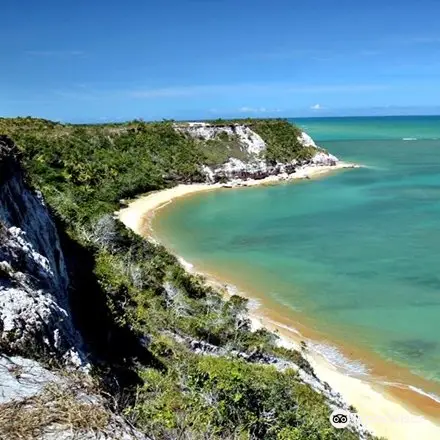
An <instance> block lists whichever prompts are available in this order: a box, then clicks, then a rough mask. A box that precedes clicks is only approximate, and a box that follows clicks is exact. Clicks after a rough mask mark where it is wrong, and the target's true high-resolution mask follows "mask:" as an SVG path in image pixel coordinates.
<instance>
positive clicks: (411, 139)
mask: <svg viewBox="0 0 440 440" xmlns="http://www.w3.org/2000/svg"><path fill="white" fill-rule="evenodd" d="M417 140H418V139H417V138H411V137H408V138H402V141H417Z"/></svg>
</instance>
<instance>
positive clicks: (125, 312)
mask: <svg viewBox="0 0 440 440" xmlns="http://www.w3.org/2000/svg"><path fill="white" fill-rule="evenodd" d="M218 123H219V124H220V122H218ZM222 123H224V122H223V121H222ZM228 124H230V122H228ZM249 124H250V125H252V128H253V129H255V130H256V131H257V132H258V133H259V134H260V135H261V136H262V137H263V139H264V140H265V141H266V142H267V143H268V146H269V148H268V152H267V160H268V161H275V160H280V159H287V160H291V159H292V158H297V157H300V156H301V155H304V157H306V156H307V154H308V152H307V151H308V150H307V149H304V148H303V149H302V150H301V148H300V146H299V145H298V143H297V141H296V140H295V139H296V138H297V135H298V131H297V129H295V128H293V127H291V126H290V125H289V124H288V123H287V122H285V121H250V122H249ZM0 133H2V134H3V133H4V134H8V135H10V136H11V137H12V138H13V139H14V140H15V141H16V142H17V144H18V145H19V147H20V148H21V150H22V152H23V156H24V163H25V166H26V169H27V172H28V174H29V178H30V180H31V181H32V182H33V183H34V184H35V185H36V186H37V187H39V188H40V189H41V190H42V191H43V193H44V195H45V197H46V200H47V201H48V203H49V205H50V207H51V209H52V210H53V212H54V213H55V215H56V218H57V223H58V225H59V230H60V233H61V236H62V240H63V247H64V253H65V255H66V258H67V262H68V265H69V272H70V274H71V280H72V286H71V291H72V297H71V303H72V309H73V311H74V314H75V317H76V322H77V325H78V327H79V329H80V330H81V332H82V333H83V337H84V339H85V340H86V342H87V344H88V347H89V349H90V351H91V356H92V358H93V359H94V361H95V365H96V370H97V374H99V377H101V378H102V383H103V386H105V388H106V389H107V390H108V392H111V393H112V394H113V395H116V396H117V398H116V400H117V403H118V408H119V409H122V410H123V412H124V414H125V416H126V417H128V418H129V419H130V420H131V421H132V422H133V423H134V424H135V426H136V427H138V428H139V429H141V430H142V431H144V432H145V433H146V434H147V435H148V436H149V437H151V438H153V439H165V438H170V439H171V438H179V439H184V438H191V439H243V440H244V439H268V440H270V439H278V440H298V439H304V440H315V439H316V440H318V439H319V440H331V439H347V440H348V439H355V438H357V436H356V435H355V434H354V433H352V432H350V431H348V430H344V431H342V432H341V431H337V430H335V429H333V428H332V427H331V425H330V423H329V421H328V417H329V414H330V412H331V411H330V408H329V407H328V405H327V403H326V401H325V399H324V397H323V396H322V395H320V394H318V393H316V392H315V391H313V389H312V388H311V387H310V386H308V385H305V384H304V383H302V382H301V380H300V379H299V376H298V374H297V373H296V372H295V371H294V370H293V369H287V370H285V371H284V372H281V371H277V370H276V369H275V368H274V367H270V366H267V365H263V364H262V363H258V362H263V363H264V361H265V360H267V359H268V358H270V357H271V356H272V357H277V358H279V359H284V360H285V361H294V362H295V363H296V364H298V365H300V366H301V367H302V368H303V369H304V370H305V371H307V372H309V373H310V374H312V375H313V370H312V368H311V367H310V365H309V364H308V362H307V361H306V360H305V359H304V358H303V357H302V355H301V353H300V352H297V351H295V350H287V349H284V348H279V347H278V346H277V344H276V339H277V337H276V335H274V334H272V333H270V332H268V331H266V330H259V331H256V332H252V331H251V326H250V321H249V319H248V318H247V316H246V306H247V301H246V300H245V299H243V298H240V297H237V296H233V297H231V298H230V299H229V300H225V299H224V295H223V292H218V291H216V290H214V289H212V288H211V287H209V286H207V285H206V284H205V283H204V280H203V278H201V277H199V276H193V275H190V274H188V273H186V272H185V271H184V270H183V268H182V267H181V265H180V264H179V263H178V261H177V260H176V258H175V257H174V256H172V255H170V254H169V253H168V252H167V251H166V250H165V249H164V248H163V247H161V246H158V245H155V244H152V243H150V242H147V241H145V240H143V239H141V238H140V237H138V236H136V235H134V234H133V233H131V232H130V231H128V230H126V229H125V227H124V226H123V225H122V224H120V223H119V222H118V221H116V220H114V218H113V216H112V212H113V211H114V210H116V209H117V207H118V201H119V200H120V199H121V198H125V197H132V196H134V195H136V194H138V193H142V192H146V191H150V190H155V189H160V188H164V187H167V186H170V185H174V184H176V183H177V182H192V181H199V180H201V178H202V176H201V175H200V172H199V166H200V165H201V164H203V163H215V162H217V161H218V160H220V159H221V157H227V156H228V155H229V154H239V153H238V151H237V149H239V146H238V145H237V144H236V140H235V139H230V138H226V137H223V136H219V139H215V140H214V141H212V142H210V143H204V142H203V141H201V140H197V139H193V138H190V137H189V136H185V135H183V134H181V133H178V132H176V131H175V130H174V129H173V126H172V123H171V122H162V123H152V124H146V123H143V122H139V121H134V122H130V123H126V124H113V125H91V126H73V125H62V124H56V123H53V122H50V121H44V120H33V119H28V118H24V119H14V120H7V119H0ZM288 142H291V144H287V143H288ZM222 145H226V149H227V150H228V151H229V152H231V151H232V152H234V153H227V154H225V153H224V152H222V151H221V146H222ZM289 145H290V147H289ZM208 146H210V147H212V148H211V151H210V152H207V151H206V148H208ZM191 347H192V349H191ZM194 348H198V350H199V352H206V354H202V353H199V354H196V351H195V350H194ZM209 353H211V354H209ZM115 377H117V379H115Z"/></svg>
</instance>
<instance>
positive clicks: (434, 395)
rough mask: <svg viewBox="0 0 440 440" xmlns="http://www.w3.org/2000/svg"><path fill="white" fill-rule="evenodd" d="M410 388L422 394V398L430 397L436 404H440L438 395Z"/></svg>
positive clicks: (410, 386) (409, 386)
mask: <svg viewBox="0 0 440 440" xmlns="http://www.w3.org/2000/svg"><path fill="white" fill-rule="evenodd" d="M408 388H409V389H410V390H412V391H415V392H416V393H418V394H421V395H422V396H425V397H429V398H430V399H431V400H434V402H437V403H440V396H437V394H434V393H427V392H426V391H423V390H421V389H420V388H417V387H414V386H412V385H408Z"/></svg>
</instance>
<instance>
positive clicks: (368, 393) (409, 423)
mask: <svg viewBox="0 0 440 440" xmlns="http://www.w3.org/2000/svg"><path fill="white" fill-rule="evenodd" d="M348 167H353V165H352V164H342V163H340V164H338V165H336V166H314V167H308V168H305V169H303V170H300V171H299V172H297V173H295V174H293V175H292V176H290V177H289V180H291V179H301V178H306V177H314V176H317V175H321V174H323V173H327V172H331V171H334V170H336V169H340V168H348ZM277 181H280V179H279V178H278V177H276V176H271V177H268V178H266V179H262V180H249V181H246V183H245V184H246V186H254V185H262V184H270V183H276V182H277ZM224 186H225V185H222V184H213V185H211V184H194V185H179V186H176V187H174V188H170V189H165V190H162V191H158V192H154V193H150V194H148V195H146V196H143V197H139V198H138V199H136V200H134V201H133V202H131V203H130V204H129V206H128V207H127V208H124V209H122V210H121V211H119V212H118V217H119V219H120V220H121V221H122V222H123V223H124V224H125V225H126V226H127V227H128V228H130V229H131V230H133V231H134V232H136V233H137V234H140V235H143V236H145V235H150V237H149V238H150V239H151V238H153V237H152V236H151V234H150V232H151V231H148V229H146V227H145V223H148V222H146V218H147V217H149V216H151V215H152V214H153V213H154V211H155V210H156V209H158V208H160V207H161V206H164V205H166V204H168V203H170V202H171V201H172V200H173V199H175V198H177V197H182V196H184V195H187V194H191V193H195V192H201V191H210V190H214V189H218V188H222V187H224ZM251 318H252V322H253V324H254V326H260V327H261V325H263V326H264V327H267V328H269V329H271V330H275V329H277V330H278V331H279V333H280V335H281V336H282V343H283V345H286V346H295V347H297V346H298V342H297V337H296V338H295V337H294V335H289V334H288V333H287V332H286V330H285V329H284V328H282V327H278V326H277V325H276V323H273V322H268V321H266V320H265V319H264V317H261V316H258V315H255V314H254V315H253V316H252V317H251ZM308 360H309V361H310V363H311V364H312V366H313V368H314V369H315V371H316V373H317V376H318V377H319V378H320V379H321V380H323V381H326V382H328V383H329V384H330V386H331V387H332V388H333V389H334V390H336V391H338V392H339V393H341V395H342V396H343V397H344V399H345V400H346V401H347V402H348V403H349V404H351V405H354V406H355V407H356V409H357V411H358V414H359V416H360V418H361V420H362V422H363V423H364V425H365V426H366V427H367V428H368V429H369V430H370V431H372V432H373V433H374V434H376V435H378V436H383V437H386V438H387V439H389V440H419V439H420V440H436V439H440V426H438V425H436V424H434V423H433V422H431V421H430V420H427V419H426V418H424V417H422V416H421V415H418V414H414V413H412V412H411V411H409V410H408V409H407V408H406V407H405V406H404V405H403V404H401V403H400V402H398V401H397V400H395V399H393V398H392V397H391V396H389V395H388V394H387V393H386V391H385V390H380V388H379V387H375V388H378V390H376V389H375V388H373V386H372V385H371V384H370V383H368V382H367V381H366V380H361V379H359V378H356V377H352V376H349V375H347V374H345V373H344V372H342V371H340V370H338V369H337V368H336V367H335V366H333V365H332V364H330V363H329V362H328V361H327V360H326V359H325V358H324V357H323V356H321V355H319V354H318V353H316V354H313V355H309V357H308Z"/></svg>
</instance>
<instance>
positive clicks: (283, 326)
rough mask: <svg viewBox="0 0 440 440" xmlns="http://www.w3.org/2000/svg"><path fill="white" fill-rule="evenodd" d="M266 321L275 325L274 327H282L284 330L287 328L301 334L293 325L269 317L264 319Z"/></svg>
mask: <svg viewBox="0 0 440 440" xmlns="http://www.w3.org/2000/svg"><path fill="white" fill-rule="evenodd" d="M266 321H267V322H269V323H271V324H273V325H275V326H276V327H280V328H283V329H285V330H288V331H289V332H292V333H295V334H297V335H298V336H302V334H301V333H300V332H299V331H298V330H297V329H296V328H294V327H290V326H288V325H285V324H281V323H280V322H276V321H272V320H271V319H266Z"/></svg>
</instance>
